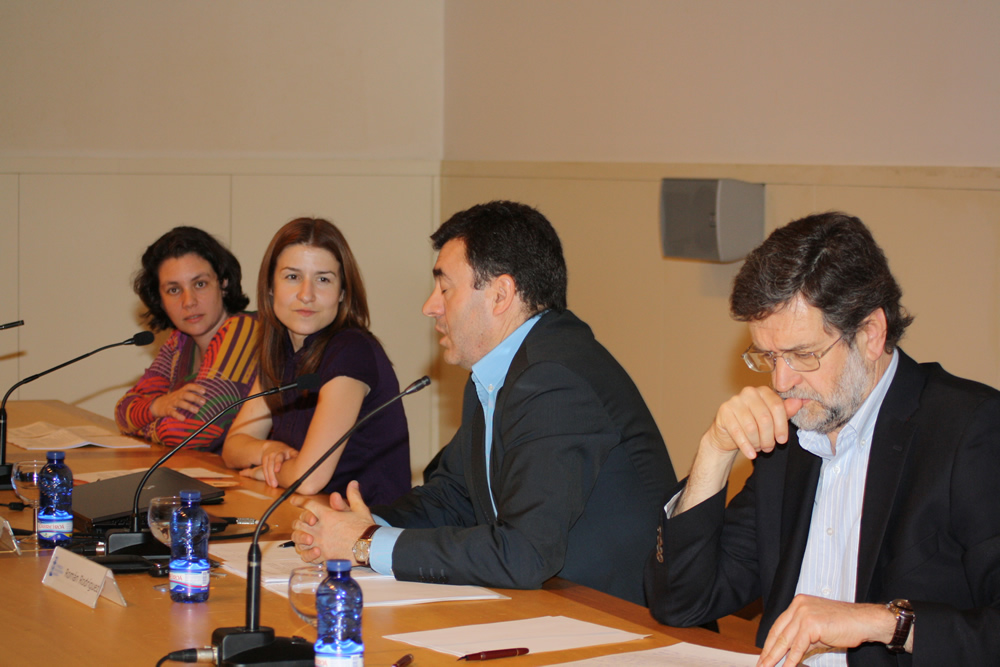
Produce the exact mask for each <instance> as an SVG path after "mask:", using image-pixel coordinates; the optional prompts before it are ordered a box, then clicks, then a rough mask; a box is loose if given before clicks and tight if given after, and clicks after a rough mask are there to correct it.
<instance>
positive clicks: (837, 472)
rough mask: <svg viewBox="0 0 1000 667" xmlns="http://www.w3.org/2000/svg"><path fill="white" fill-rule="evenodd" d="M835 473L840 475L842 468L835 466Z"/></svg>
mask: <svg viewBox="0 0 1000 667" xmlns="http://www.w3.org/2000/svg"><path fill="white" fill-rule="evenodd" d="M833 472H834V473H836V474H838V475H839V474H840V466H833Z"/></svg>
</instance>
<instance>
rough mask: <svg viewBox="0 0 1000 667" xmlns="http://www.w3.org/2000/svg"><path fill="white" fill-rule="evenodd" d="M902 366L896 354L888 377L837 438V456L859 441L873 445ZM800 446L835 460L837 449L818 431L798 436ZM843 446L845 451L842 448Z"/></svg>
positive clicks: (873, 390)
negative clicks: (878, 422) (876, 427)
mask: <svg viewBox="0 0 1000 667" xmlns="http://www.w3.org/2000/svg"><path fill="white" fill-rule="evenodd" d="M897 366H899V355H898V354H895V353H893V354H892V357H891V359H890V360H889V366H888V367H887V368H886V369H885V373H883V374H882V377H881V378H879V381H878V382H877V383H876V384H875V388H874V389H872V391H871V393H870V394H868V398H866V399H865V401H864V403H862V404H861V407H860V408H858V411H857V412H855V413H854V415H853V416H852V417H851V418H850V419H849V420H848V421H847V423H846V424H844V427H843V428H842V429H841V430H840V434H839V435H838V436H837V452H836V453H837V454H840V453H841V451H843V450H846V449H847V448H848V447H850V446H852V445H853V443H855V442H858V441H864V442H871V439H872V435H873V434H874V432H875V422H876V421H877V420H878V413H879V409H880V408H881V407H882V401H883V400H884V399H885V395H886V393H887V392H888V391H889V385H890V384H892V378H893V377H894V376H895V375H896V367H897ZM798 438H799V446H800V447H802V449H804V450H806V451H807V452H811V453H813V454H815V455H816V456H819V457H822V458H832V457H833V456H834V452H833V447H832V446H831V445H830V437H829V436H828V435H827V434H825V433H817V432H816V431H804V430H799V432H798ZM841 445H843V447H841Z"/></svg>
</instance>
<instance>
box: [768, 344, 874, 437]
mask: <svg viewBox="0 0 1000 667" xmlns="http://www.w3.org/2000/svg"><path fill="white" fill-rule="evenodd" d="M871 389H872V387H871V372H870V371H869V369H868V368H867V367H866V366H865V360H864V357H863V356H862V355H861V351H860V350H858V349H857V348H856V347H855V346H854V344H853V343H852V344H850V345H848V353H847V360H846V361H845V362H844V369H843V370H842V371H841V372H840V377H838V378H837V382H836V385H835V388H834V390H833V393H832V394H831V395H830V396H829V397H824V396H821V395H820V394H818V393H816V392H814V391H812V390H810V389H806V388H804V387H797V388H795V389H791V390H789V391H786V392H783V393H781V394H780V396H781V397H782V398H807V399H811V400H812V402H811V403H809V404H808V405H806V406H805V407H803V409H801V410H799V411H798V412H797V413H796V414H795V416H794V417H792V419H791V421H792V423H793V424H795V425H796V426H798V427H799V428H800V429H802V430H803V431H816V432H817V433H830V432H831V431H836V430H837V429H839V428H840V427H841V426H843V425H844V424H846V423H847V422H848V421H849V420H850V419H851V417H853V416H854V414H855V413H856V412H857V411H858V409H859V408H860V407H861V404H862V403H864V402H865V399H866V398H867V397H868V394H869V393H870V392H871Z"/></svg>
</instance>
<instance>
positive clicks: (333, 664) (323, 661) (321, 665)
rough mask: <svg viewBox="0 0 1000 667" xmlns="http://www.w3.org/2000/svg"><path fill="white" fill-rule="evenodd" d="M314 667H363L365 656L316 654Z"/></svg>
mask: <svg viewBox="0 0 1000 667" xmlns="http://www.w3.org/2000/svg"><path fill="white" fill-rule="evenodd" d="M315 665H316V667H365V656H364V654H363V653H362V654H361V655H329V654H323V653H317V654H316V662H315Z"/></svg>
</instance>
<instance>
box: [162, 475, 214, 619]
mask: <svg viewBox="0 0 1000 667" xmlns="http://www.w3.org/2000/svg"><path fill="white" fill-rule="evenodd" d="M210 529H211V526H210V524H209V521H208V515H207V514H205V510H203V509H202V508H201V491H181V506H180V507H178V508H177V509H175V510H174V514H173V516H172V517H171V519H170V599H171V600H173V601H174V602H204V601H205V600H207V599H208V579H209V572H208V571H209V567H210V566H209V562H208V534H209V531H210Z"/></svg>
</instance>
